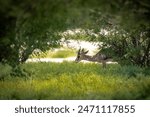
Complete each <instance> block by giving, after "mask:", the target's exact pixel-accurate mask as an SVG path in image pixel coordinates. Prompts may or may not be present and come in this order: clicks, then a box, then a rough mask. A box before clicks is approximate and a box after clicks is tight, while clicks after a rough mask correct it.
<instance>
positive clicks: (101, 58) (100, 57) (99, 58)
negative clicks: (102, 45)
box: [93, 52, 109, 62]
mask: <svg viewBox="0 0 150 117" xmlns="http://www.w3.org/2000/svg"><path fill="white" fill-rule="evenodd" d="M93 58H94V59H95V61H97V62H102V61H105V60H107V59H109V57H107V56H106V55H105V54H102V53H100V52H98V53H97V54H96V55H94V56H93Z"/></svg>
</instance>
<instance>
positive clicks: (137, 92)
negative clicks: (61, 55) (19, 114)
mask: <svg viewBox="0 0 150 117" xmlns="http://www.w3.org/2000/svg"><path fill="white" fill-rule="evenodd" d="M21 68H22V69H27V70H28V72H30V73H31V75H30V76H28V77H27V78H26V80H25V79H22V78H21V77H18V76H16V77H13V78H9V77H6V78H5V81H3V82H2V81H0V86H1V87H0V99H150V95H149V94H150V92H149V91H150V76H149V75H146V76H145V75H144V71H145V69H142V68H139V67H135V66H123V67H122V66H120V65H108V67H107V69H102V66H101V65H98V64H83V63H80V64H77V63H74V62H64V63H27V64H24V65H21ZM131 72H132V73H134V74H135V75H136V76H134V75H131Z"/></svg>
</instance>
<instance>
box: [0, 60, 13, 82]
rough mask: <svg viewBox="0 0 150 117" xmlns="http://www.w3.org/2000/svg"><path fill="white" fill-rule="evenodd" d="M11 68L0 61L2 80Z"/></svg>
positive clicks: (0, 77)
mask: <svg viewBox="0 0 150 117" xmlns="http://www.w3.org/2000/svg"><path fill="white" fill-rule="evenodd" d="M11 70H12V68H11V66H9V65H8V64H2V63H0V80H4V78H5V77H9V76H10V74H11Z"/></svg>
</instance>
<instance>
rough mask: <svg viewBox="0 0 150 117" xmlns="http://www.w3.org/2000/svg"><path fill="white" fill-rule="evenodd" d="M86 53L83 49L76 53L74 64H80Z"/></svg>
mask: <svg viewBox="0 0 150 117" xmlns="http://www.w3.org/2000/svg"><path fill="white" fill-rule="evenodd" d="M87 53H88V51H84V49H81V47H80V49H79V50H78V52H77V58H76V59H75V62H80V61H81V60H83V59H84V56H85V55H86V54H87Z"/></svg>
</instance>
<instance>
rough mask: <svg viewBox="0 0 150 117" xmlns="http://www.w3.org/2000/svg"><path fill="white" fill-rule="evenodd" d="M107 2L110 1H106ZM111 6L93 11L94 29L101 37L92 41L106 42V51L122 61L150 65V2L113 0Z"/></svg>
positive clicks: (104, 44) (103, 46) (104, 43)
mask: <svg viewBox="0 0 150 117" xmlns="http://www.w3.org/2000/svg"><path fill="white" fill-rule="evenodd" d="M106 6H107V5H106ZM108 6H109V7H108V9H107V10H106V11H105V13H104V12H103V11H104V8H103V7H102V8H100V9H95V10H93V11H91V18H92V19H93V21H96V22H93V27H91V28H94V31H95V33H97V34H99V32H100V30H99V29H102V30H105V31H106V32H107V34H105V33H101V34H99V38H96V39H93V40H91V41H100V42H103V45H101V48H103V49H102V51H103V52H106V53H109V54H112V56H113V57H114V58H115V59H116V60H117V61H119V62H120V63H123V64H134V65H138V66H150V34H149V30H150V22H149V16H150V10H149V8H150V3H149V1H147V0H144V1H134V0H131V1H129V0H125V1H120V2H119V1H111V2H110V4H108Z"/></svg>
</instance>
